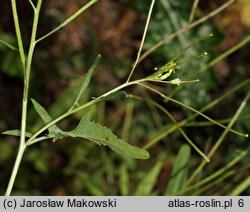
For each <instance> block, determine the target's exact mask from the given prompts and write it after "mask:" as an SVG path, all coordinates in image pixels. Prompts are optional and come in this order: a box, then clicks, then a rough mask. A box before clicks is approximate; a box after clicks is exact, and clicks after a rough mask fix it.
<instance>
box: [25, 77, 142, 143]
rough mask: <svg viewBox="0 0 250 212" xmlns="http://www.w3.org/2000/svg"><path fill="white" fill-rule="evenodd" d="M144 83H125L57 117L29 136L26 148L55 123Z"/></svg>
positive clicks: (136, 81)
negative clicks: (130, 87)
mask: <svg viewBox="0 0 250 212" xmlns="http://www.w3.org/2000/svg"><path fill="white" fill-rule="evenodd" d="M144 81H147V80H146V79H140V80H135V81H131V82H126V83H124V84H122V85H120V86H118V87H116V88H114V89H112V90H110V91H108V92H106V93H105V94H103V95H101V96H99V97H97V98H95V99H93V100H92V101H90V102H88V103H86V104H84V105H81V106H79V107H77V108H75V109H73V110H70V111H68V112H66V113H64V114H63V115H61V116H59V117H58V118H56V119H54V120H53V121H52V122H50V123H49V124H47V125H45V126H44V127H42V128H41V129H40V130H38V131H37V132H36V133H35V134H34V135H33V136H31V137H30V138H29V139H28V140H27V142H26V144H27V146H29V145H32V144H35V143H37V142H39V141H40V140H39V139H35V138H36V137H37V136H38V135H40V134H41V133H42V132H44V131H45V130H47V129H48V128H50V127H51V126H52V125H54V124H56V123H57V122H59V121H61V120H62V119H64V118H66V117H68V116H70V115H71V114H73V113H76V112H78V111H80V110H82V109H85V108H87V107H90V106H91V105H94V104H96V103H98V102H100V101H102V99H103V98H105V97H107V96H109V95H110V94H112V93H115V92H117V91H119V90H121V89H123V88H125V87H128V86H130V85H134V84H138V83H140V82H144Z"/></svg>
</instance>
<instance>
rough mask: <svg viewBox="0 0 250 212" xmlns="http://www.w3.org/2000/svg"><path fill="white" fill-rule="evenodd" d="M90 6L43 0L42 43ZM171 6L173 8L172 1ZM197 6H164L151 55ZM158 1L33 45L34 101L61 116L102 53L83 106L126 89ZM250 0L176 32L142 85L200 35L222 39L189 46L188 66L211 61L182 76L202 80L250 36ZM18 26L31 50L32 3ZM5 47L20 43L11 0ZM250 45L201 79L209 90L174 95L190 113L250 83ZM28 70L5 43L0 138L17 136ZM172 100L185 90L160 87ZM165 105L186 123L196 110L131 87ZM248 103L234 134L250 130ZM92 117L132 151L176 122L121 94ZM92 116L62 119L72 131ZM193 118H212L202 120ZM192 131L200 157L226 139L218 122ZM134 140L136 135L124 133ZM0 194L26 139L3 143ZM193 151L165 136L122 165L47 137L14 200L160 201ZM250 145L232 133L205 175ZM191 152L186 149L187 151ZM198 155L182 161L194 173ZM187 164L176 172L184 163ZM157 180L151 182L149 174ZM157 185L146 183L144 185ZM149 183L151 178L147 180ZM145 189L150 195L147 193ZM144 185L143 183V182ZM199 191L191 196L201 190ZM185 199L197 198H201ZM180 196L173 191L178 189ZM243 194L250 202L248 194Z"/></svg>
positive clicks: (106, 8)
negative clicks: (145, 155) (142, 156)
mask: <svg viewBox="0 0 250 212" xmlns="http://www.w3.org/2000/svg"><path fill="white" fill-rule="evenodd" d="M86 2H87V1H84V0H70V1H69V0H54V1H52V0H48V1H44V2H43V6H42V12H41V17H40V22H39V28H38V36H39V37H40V36H42V35H44V34H46V32H48V31H50V30H52V29H53V28H54V27H56V26H57V25H58V24H60V23H61V22H62V21H63V20H64V19H65V18H66V17H69V16H70V15H71V14H73V13H74V12H75V11H76V10H77V9H78V8H79V7H81V5H83V4H85V3H86ZM164 2H165V3H164ZM223 2H225V1H222V0H212V1H201V2H200V4H199V7H198V9H197V13H196V16H195V20H197V19H199V18H200V17H202V16H204V15H206V14H208V13H209V12H211V11H212V10H214V9H216V8H217V7H218V6H219V5H221V4H222V3H223ZM192 4H193V1H192V0H186V1H181V0H169V1H164V0H163V1H156V5H155V8H154V10H153V14H152V19H151V22H150V25H149V31H148V34H147V37H146V41H145V46H144V50H147V49H149V48H150V47H151V46H153V45H154V44H155V43H157V42H158V41H160V40H161V39H163V38H164V36H166V35H168V34H171V33H173V32H175V31H177V30H178V29H180V28H182V27H184V26H186V25H187V23H188V18H189V15H190V11H191V8H192ZM149 6H150V1H145V0H137V1H132V0H103V1H98V2H97V3H96V4H95V5H94V6H93V7H91V8H90V9H88V10H87V11H86V12H85V13H84V14H83V15H82V16H80V17H79V18H77V19H76V20H75V21H73V22H72V23H71V24H70V25H68V26H66V27H65V28H63V29H62V30H61V31H59V32H57V33H56V34H55V35H54V36H52V37H49V38H48V39H47V40H44V41H43V42H41V43H40V44H39V45H38V46H37V49H36V52H35V55H34V61H33V67H32V76H31V77H32V79H31V80H32V81H31V90H30V97H32V98H34V99H36V100H37V101H38V102H40V103H41V104H42V105H43V106H44V107H45V108H47V109H48V111H49V113H50V114H51V116H52V117H57V116H59V115H60V114H62V113H63V112H65V111H66V110H67V109H68V107H69V106H70V103H71V102H72V101H73V100H72V96H73V94H74V93H75V92H77V87H78V85H79V83H80V81H79V79H80V78H81V77H82V76H83V75H84V74H85V73H86V72H87V70H88V68H89V67H90V66H91V64H92V63H93V61H94V59H95V57H96V56H97V54H101V55H102V61H101V64H100V65H99V66H98V68H97V70H96V71H95V73H94V76H93V79H92V81H91V85H90V86H89V88H88V90H87V93H86V94H85V96H84V98H83V99H82V101H83V102H86V101H88V100H89V99H90V98H91V97H96V96H99V95H101V94H102V93H104V92H106V91H108V90H110V89H112V88H114V87H116V86H118V85H120V84H121V83H123V82H124V81H125V80H126V78H127V76H128V74H129V71H130V70H131V65H132V64H133V62H134V60H135V58H136V54H137V51H138V48H139V45H140V41H141V37H142V33H143V28H144V25H145V22H146V18H147V12H148V9H149ZM249 7H250V3H249V1H248V0H238V1H236V3H234V4H233V5H231V6H230V7H229V8H227V9H226V10H225V11H223V12H222V13H220V14H219V15H218V16H216V17H215V18H213V19H210V20H209V21H207V22H205V23H203V24H201V25H199V26H198V27H195V28H193V29H192V30H190V31H188V32H186V33H183V34H181V35H180V36H177V37H176V38H174V39H173V40H171V41H169V42H168V43H167V44H166V45H164V46H162V47H160V48H159V49H157V50H156V51H155V52H154V53H153V54H151V55H150V56H149V57H147V58H146V59H145V60H143V61H142V62H141V63H140V64H139V66H138V67H137V69H136V71H135V75H134V76H133V77H134V79H136V78H142V77H145V76H148V75H149V74H151V73H152V71H153V70H154V67H160V66H161V65H163V64H165V63H166V62H167V61H168V60H169V59H171V58H172V57H173V56H175V55H176V54H177V53H178V52H179V51H180V50H181V49H183V48H184V47H185V46H187V45H188V44H190V43H191V42H192V41H194V40H196V39H198V38H200V37H201V36H202V35H206V34H208V33H213V34H214V36H213V37H212V38H210V39H208V40H206V41H203V42H201V43H199V44H198V45H196V46H194V47H193V48H192V49H190V50H189V51H188V52H187V53H186V54H185V55H184V56H183V57H182V58H181V60H180V61H183V60H185V59H187V58H190V57H192V56H195V55H198V54H201V53H203V52H204V51H207V52H208V53H209V54H208V56H206V57H204V58H202V59H199V60H196V61H192V62H190V63H188V64H186V65H184V66H183V67H182V68H181V70H180V71H178V73H176V75H175V76H176V77H179V78H181V79H184V80H188V79H196V78H197V75H196V74H197V72H199V71H200V70H202V69H203V68H204V67H206V65H207V64H208V63H209V61H211V60H213V59H214V58H216V57H218V55H220V54H222V53H223V52H226V51H228V50H229V49H230V48H232V47H233V46H235V45H236V44H238V43H239V42H240V41H242V40H243V39H244V37H246V36H249V33H250V22H249V20H250V12H249V10H250V9H249ZM18 11H19V18H20V22H21V28H22V33H23V39H24V44H25V47H26V49H27V47H28V45H29V39H30V32H31V26H32V17H33V15H32V9H31V7H30V5H29V2H28V1H18ZM1 13H2V15H1V19H0V39H2V40H5V41H8V42H9V43H11V44H13V45H15V46H17V43H16V39H15V33H14V26H13V19H12V15H11V5H10V1H8V0H2V1H1ZM249 47H250V44H249V43H248V44H245V45H244V46H243V47H242V48H240V49H239V50H237V51H236V52H234V53H233V54H231V55H229V56H228V57H227V58H226V59H225V60H223V61H220V62H219V63H217V64H216V65H215V66H213V67H212V68H210V69H209V70H207V71H206V72H204V73H203V74H202V75H200V76H199V79H200V82H199V83H196V84H186V85H184V86H182V87H181V88H180V89H179V90H178V92H175V94H174V95H173V97H174V98H175V99H177V100H179V101H181V102H183V103H185V104H187V105H189V106H192V107H194V108H196V109H200V108H202V107H204V106H206V105H207V104H209V102H211V101H213V100H214V99H216V98H218V97H220V96H221V95H223V94H224V93H225V92H227V91H228V90H230V89H232V88H233V87H234V86H236V85H238V84H240V83H241V82H243V81H244V80H246V79H247V78H249V77H250V51H249V49H250V48H249ZM22 76H23V73H22V69H21V64H20V59H19V54H18V53H17V52H15V51H11V50H9V49H7V48H6V47H5V46H3V45H0V132H3V131H6V130H9V129H18V128H20V114H21V99H22V84H23V80H22ZM155 86H156V88H157V89H160V90H161V91H162V92H165V93H166V94H167V95H169V94H173V92H174V91H175V89H176V86H159V85H155ZM248 90H249V85H246V86H244V87H242V88H241V89H240V90H238V91H237V92H235V93H233V94H231V95H230V96H229V97H228V98H226V99H224V100H223V101H222V102H221V103H220V104H218V105H216V106H215V107H213V108H211V109H210V110H209V111H207V112H206V115H208V116H209V117H212V118H213V119H216V120H220V119H225V118H231V117H232V116H233V115H234V114H235V111H236V110H237V108H238V107H239V105H240V103H241V102H242V100H243V99H244V96H245V95H246V93H247V91H248ZM126 91H127V92H128V93H133V94H136V95H141V96H144V97H147V96H149V95H150V96H151V97H150V98H152V99H154V100H155V101H157V102H159V103H161V105H163V106H164V107H165V108H166V109H167V110H168V111H169V112H171V114H172V115H173V116H174V117H175V119H176V120H177V121H178V122H179V121H181V120H183V119H184V118H186V117H189V116H190V115H192V114H193V112H190V111H189V110H187V109H184V108H182V107H180V106H178V105H176V104H174V103H171V102H163V101H162V100H161V98H159V97H158V96H156V95H153V94H150V93H146V92H145V91H143V90H142V89H139V88H138V87H133V88H129V89H126ZM249 108H250V107H249V103H248V106H247V107H246V109H245V110H244V111H243V114H242V115H241V117H243V118H241V119H240V121H238V122H237V123H236V125H235V128H236V129H237V130H239V131H241V132H244V133H249V132H250V130H249V129H250V119H249V118H250V117H249V115H250V109H249ZM91 110H92V111H94V112H93V115H94V116H93V118H94V119H95V120H96V121H98V122H100V123H102V124H103V125H106V126H108V127H109V128H111V129H112V131H113V132H114V133H115V134H116V135H118V137H123V139H124V140H127V141H128V142H129V143H131V144H133V145H137V146H139V147H143V146H144V145H146V144H147V143H149V142H150V141H152V139H154V138H155V137H156V136H157V135H159V134H160V133H161V132H162V131H164V130H166V129H167V128H168V127H170V125H171V124H172V123H171V121H170V120H169V119H168V117H165V116H164V115H163V114H162V113H161V112H160V111H158V110H157V109H155V108H152V107H150V106H149V105H147V104H146V103H145V102H141V101H136V100H130V99H126V98H118V99H115V100H114V101H108V102H102V103H98V104H97V105H96V106H95V107H92V108H91ZM85 113H86V111H82V112H79V113H77V114H74V115H73V116H71V117H70V118H67V119H65V120H63V121H62V122H60V127H62V128H63V129H65V130H71V129H73V128H74V127H75V126H76V124H77V123H78V121H79V119H80V118H81V116H82V115H83V114H85ZM129 113H130V114H131V116H132V121H131V123H130V124H129V126H128V127H129V129H124V120H125V118H126V114H129ZM196 121H204V119H203V118H200V117H198V118H197V119H196ZM41 126H42V122H41V120H40V119H39V117H38V116H37V114H36V113H35V111H34V109H33V107H32V105H31V104H29V113H28V127H27V128H28V129H29V131H31V132H35V131H36V130H37V129H39V128H40V127H41ZM184 129H185V131H186V133H187V134H188V135H189V136H190V137H191V138H192V140H193V141H195V143H196V144H197V145H198V146H199V147H201V149H202V150H203V151H205V153H206V152H208V150H209V149H211V147H212V146H213V144H214V142H215V141H216V139H218V137H219V136H220V135H221V133H222V132H223V129H222V128H220V127H218V126H204V127H197V126H195V127H187V128H184ZM126 132H129V133H126ZM0 136H1V137H0V194H1V195H3V194H4V191H5V189H6V187H7V183H8V179H9V177H10V174H11V170H12V167H13V164H14V161H15V156H16V153H17V148H18V142H19V141H18V139H17V138H15V137H10V136H3V135H0ZM185 143H186V141H185V139H184V138H183V137H182V135H181V134H180V133H179V132H178V131H174V132H173V133H172V134H169V135H168V136H166V137H164V138H162V139H161V140H160V141H159V142H157V143H156V144H154V145H153V146H152V147H150V148H149V152H150V154H151V158H150V159H148V160H145V161H142V160H134V159H130V158H125V157H123V156H121V155H118V154H117V153H115V152H112V151H111V150H110V149H109V148H106V147H100V146H98V145H96V144H94V143H91V142H89V141H83V140H80V139H74V140H67V139H64V140H62V141H58V142H56V143H52V141H44V142H41V143H38V144H36V145H34V146H31V147H30V148H29V149H28V150H27V151H26V153H25V156H24V159H23V161H22V164H21V167H20V169H19V173H18V175H17V179H16V183H15V185H14V190H13V194H16V195H19V194H20V195H133V194H138V195H144V194H145V195H163V194H167V192H166V191H167V189H168V188H169V185H170V181H171V177H170V176H171V174H173V170H175V169H174V166H176V164H175V162H176V161H177V159H178V158H177V155H178V152H179V150H180V149H181V147H183V145H184V144H185ZM248 147H249V139H246V138H242V137H239V136H237V135H234V134H231V133H229V134H228V135H227V137H226V139H225V140H224V143H223V145H222V146H221V147H220V148H219V149H218V151H217V152H216V153H215V155H214V156H213V157H212V159H211V162H210V163H209V164H208V165H207V166H206V167H205V169H204V170H203V171H202V172H201V173H200V175H199V176H198V179H197V180H199V179H203V178H204V177H206V176H209V175H210V174H212V173H215V172H216V171H217V170H218V169H219V168H221V167H224V166H225V165H226V164H227V163H228V162H229V161H230V160H232V159H233V158H234V157H235V155H237V154H238V152H239V151H240V150H245V149H247V148H248ZM185 148H186V152H188V151H189V150H187V149H188V147H187V146H184V149H185ZM249 159H250V155H249V154H248V155H247V156H245V157H244V158H243V159H242V160H241V161H240V162H239V163H237V164H236V165H235V166H233V167H231V170H233V171H234V174H232V175H230V176H229V177H227V178H226V179H222V180H221V181H219V182H218V183H217V184H216V186H213V187H211V186H210V187H208V188H207V189H204V191H202V193H199V194H200V195H228V194H230V192H231V191H232V190H233V189H234V188H235V187H236V186H237V185H238V184H239V183H240V182H242V181H243V180H244V179H246V178H247V177H248V176H249V174H250V166H249ZM201 160H202V159H201V157H200V156H199V155H198V154H197V153H196V152H195V151H193V150H192V151H191V156H190V158H189V159H188V161H187V164H186V165H185V166H186V168H187V170H186V175H187V176H186V177H188V176H190V175H191V173H192V172H193V170H194V169H195V168H196V167H197V165H198V164H199V163H200V161H201ZM177 165H178V164H177ZM147 177H148V178H147ZM147 179H148V181H147ZM143 180H144V181H143ZM140 185H141V186H142V185H147V186H148V188H146V189H148V190H146V191H145V190H144V191H141V190H140V189H142V188H140ZM142 187H143V186H142ZM192 192H193V193H192ZM192 192H191V193H188V192H187V193H185V194H187V195H194V194H195V192H194V191H192ZM170 194H171V193H170ZM242 195H250V188H248V189H245V190H244V192H243V193H242Z"/></svg>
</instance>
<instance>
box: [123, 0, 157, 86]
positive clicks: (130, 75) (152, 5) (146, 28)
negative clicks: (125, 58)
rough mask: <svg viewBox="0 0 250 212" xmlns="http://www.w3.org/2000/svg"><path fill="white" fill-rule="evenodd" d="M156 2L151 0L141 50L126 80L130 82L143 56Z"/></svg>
mask: <svg viewBox="0 0 250 212" xmlns="http://www.w3.org/2000/svg"><path fill="white" fill-rule="evenodd" d="M154 4H155V0H152V2H151V5H150V8H149V12H148V18H147V22H146V25H145V29H144V32H143V36H142V41H141V45H140V48H139V51H138V53H137V58H136V60H135V63H134V65H133V68H132V70H131V72H130V74H129V76H128V79H127V81H126V82H129V80H130V78H131V77H132V75H133V73H134V71H135V68H136V66H137V64H138V62H139V59H140V56H141V51H142V47H143V44H144V41H145V38H146V34H147V31H148V25H149V21H150V18H151V14H152V11H153V8H154Z"/></svg>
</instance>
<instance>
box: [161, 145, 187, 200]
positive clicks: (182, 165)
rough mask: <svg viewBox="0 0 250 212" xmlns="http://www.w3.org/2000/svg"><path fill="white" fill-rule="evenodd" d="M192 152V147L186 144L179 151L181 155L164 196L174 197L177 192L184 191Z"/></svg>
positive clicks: (177, 159)
mask: <svg viewBox="0 0 250 212" xmlns="http://www.w3.org/2000/svg"><path fill="white" fill-rule="evenodd" d="M190 152H191V149H190V146H189V145H186V144H185V145H183V146H182V147H181V149H180V150H179V153H178V155H177V158H176V160H175V163H174V168H173V171H172V173H171V178H170V181H169V183H168V187H167V189H166V191H165V194H164V195H166V196H168V195H173V194H175V193H176V192H177V191H179V190H182V189H183V188H184V184H185V182H186V179H187V171H188V166H187V164H188V162H189V159H190Z"/></svg>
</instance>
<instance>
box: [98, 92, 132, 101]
mask: <svg viewBox="0 0 250 212" xmlns="http://www.w3.org/2000/svg"><path fill="white" fill-rule="evenodd" d="M127 96H128V95H127V93H126V92H124V91H116V92H114V93H112V94H110V95H108V96H104V97H102V98H101V99H102V100H103V101H113V100H114V99H116V98H119V97H127Z"/></svg>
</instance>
